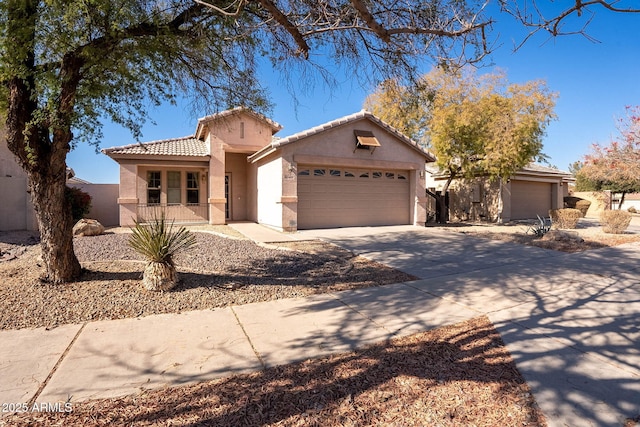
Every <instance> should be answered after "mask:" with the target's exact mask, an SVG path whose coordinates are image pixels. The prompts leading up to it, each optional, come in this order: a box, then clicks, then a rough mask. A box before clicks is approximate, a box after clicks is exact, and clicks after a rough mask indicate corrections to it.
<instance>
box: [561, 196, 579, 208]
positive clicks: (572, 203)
mask: <svg viewBox="0 0 640 427" xmlns="http://www.w3.org/2000/svg"><path fill="white" fill-rule="evenodd" d="M562 200H563V201H564V207H565V208H574V209H575V207H576V203H578V202H579V201H580V200H582V199H581V198H580V197H575V196H565V197H564V198H563V199H562Z"/></svg>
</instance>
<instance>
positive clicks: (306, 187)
mask: <svg viewBox="0 0 640 427" xmlns="http://www.w3.org/2000/svg"><path fill="white" fill-rule="evenodd" d="M409 201H410V198H409V172H408V171H392V170H366V169H348V168H337V167H329V166H327V167H320V166H299V167H298V228H299V229H305V228H306V229H309V228H329V227H350V226H361V225H398V224H409V218H410V215H409V212H410V207H409Z"/></svg>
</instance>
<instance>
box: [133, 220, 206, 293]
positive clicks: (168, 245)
mask: <svg viewBox="0 0 640 427" xmlns="http://www.w3.org/2000/svg"><path fill="white" fill-rule="evenodd" d="M131 231H132V232H133V234H132V235H131V237H130V238H129V246H131V247H132V248H133V249H134V250H135V251H136V252H138V253H139V254H140V255H142V256H143V257H145V259H146V260H147V265H146V267H145V269H144V273H143V274H142V284H143V286H144V287H145V288H147V289H149V290H151V291H168V290H169V289H171V288H173V287H174V286H175V285H176V283H178V273H177V272H176V267H175V265H174V263H173V256H174V255H175V254H176V253H177V252H178V251H181V250H183V249H187V248H189V247H191V246H193V245H195V244H196V238H195V236H194V235H193V234H192V233H191V232H190V231H189V230H187V229H186V228H184V227H180V228H179V229H178V230H177V231H174V230H173V222H171V223H170V224H167V221H166V219H165V216H164V214H162V215H161V216H160V218H157V217H154V219H153V220H152V221H151V222H149V223H148V224H145V223H141V222H138V221H136V225H135V227H133V228H132V229H131Z"/></svg>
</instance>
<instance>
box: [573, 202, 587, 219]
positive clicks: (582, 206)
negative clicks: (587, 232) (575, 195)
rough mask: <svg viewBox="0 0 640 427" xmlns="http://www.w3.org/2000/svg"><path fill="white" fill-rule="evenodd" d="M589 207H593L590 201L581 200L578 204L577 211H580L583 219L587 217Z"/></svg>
mask: <svg viewBox="0 0 640 427" xmlns="http://www.w3.org/2000/svg"><path fill="white" fill-rule="evenodd" d="M589 206H591V202H590V201H588V200H584V199H581V200H578V201H577V202H576V209H578V210H579V211H580V213H581V214H582V217H583V218H584V217H585V216H587V211H588V210H589Z"/></svg>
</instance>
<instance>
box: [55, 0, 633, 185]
mask: <svg viewBox="0 0 640 427" xmlns="http://www.w3.org/2000/svg"><path fill="white" fill-rule="evenodd" d="M562 3H564V2H562ZM497 18H498V19H499V20H500V21H499V22H498V23H497V24H496V25H495V26H494V30H493V33H492V34H493V36H494V37H499V38H498V43H499V47H498V48H497V50H496V51H495V53H494V54H493V55H492V56H491V58H490V63H491V65H495V66H497V67H500V68H501V69H503V70H505V71H506V72H507V76H508V78H509V80H510V81H511V82H525V81H528V80H534V79H544V80H546V82H547V85H548V86H549V88H550V89H551V90H553V91H555V92H558V93H559V99H558V101H557V105H556V114H557V115H558V120H556V121H555V122H553V123H552V124H551V125H550V126H549V128H548V132H547V135H546V137H545V138H544V153H545V154H547V155H548V156H549V157H550V159H549V163H550V164H552V165H554V166H557V167H558V168H560V169H563V170H567V169H568V166H569V164H571V163H573V162H574V161H576V160H580V159H581V157H582V156H583V155H584V154H586V153H587V152H588V150H589V147H590V145H591V144H593V143H596V142H599V143H607V142H608V141H610V140H611V138H612V137H614V136H615V135H616V134H617V130H616V128H615V118H616V117H620V116H622V115H623V114H624V107H625V106H626V105H640V84H639V78H640V31H638V28H640V14H620V13H618V14H615V13H609V12H605V11H604V10H597V14H596V16H595V18H594V20H593V22H592V23H591V24H590V26H589V28H588V33H589V35H590V36H592V37H594V38H596V39H597V40H598V41H599V42H598V43H594V42H592V41H589V40H587V39H586V38H584V37H582V36H579V35H573V36H563V37H559V38H555V39H550V38H549V36H548V35H546V34H539V35H537V36H536V37H534V38H532V39H530V40H529V41H528V42H527V43H526V44H525V45H524V47H522V48H521V49H520V50H518V51H517V52H513V46H514V42H516V43H517V42H519V41H521V40H522V38H523V37H524V35H525V34H526V33H525V30H524V28H523V27H522V26H521V25H520V24H517V23H515V22H513V20H512V19H510V18H509V17H506V16H498V17H497ZM429 68H430V66H429V64H428V63H427V62H426V61H425V72H426V71H428V70H429ZM486 69H487V71H491V70H492V68H491V67H490V66H489V65H488V66H487V67H486ZM261 73H262V77H263V79H264V81H266V82H267V87H268V88H269V90H270V91H271V93H272V99H273V101H274V104H275V108H274V111H273V114H271V118H272V119H273V120H275V121H277V122H278V123H280V124H281V125H283V126H284V129H282V130H281V131H280V132H279V133H278V135H279V136H287V135H290V134H293V133H296V132H299V131H302V130H305V129H308V128H310V127H313V126H316V125H319V124H321V123H324V122H327V121H330V120H333V119H336V118H338V117H342V116H345V115H348V114H351V113H354V112H357V111H359V110H360V109H361V108H362V103H363V101H364V98H365V97H366V96H367V94H368V93H369V92H370V91H372V89H373V88H371V87H361V86H359V84H358V83H357V82H353V81H349V80H344V81H342V83H341V84H340V85H339V86H338V87H334V88H328V87H325V86H323V84H322V83H321V82H318V83H317V84H316V85H315V88H314V90H313V91H303V90H302V88H301V89H300V90H296V92H297V97H298V101H299V102H300V105H299V107H298V108H297V111H296V109H295V108H294V102H293V98H292V96H291V94H290V93H288V92H287V91H285V90H282V89H279V88H280V87H281V85H280V84H279V77H278V75H277V74H274V73H273V71H272V70H270V69H268V68H265V69H263V70H261ZM294 89H295V88H294ZM209 113H211V112H210V111H202V112H200V113H198V114H197V115H196V116H193V115H191V114H190V111H189V108H188V106H186V104H185V106H182V105H178V106H176V107H172V106H168V105H167V106H162V107H160V108H158V109H156V110H153V111H152V112H151V115H152V117H153V119H154V120H155V121H156V122H157V123H158V124H157V125H152V124H150V123H149V124H147V125H146V126H145V127H144V129H143V133H144V136H143V138H142V141H151V140H156V139H163V138H172V137H179V136H185V135H191V134H193V132H194V131H195V126H196V122H197V119H198V118H199V117H202V116H204V115H206V114H209ZM133 142H135V141H134V140H133V138H132V136H131V135H130V133H129V132H128V131H127V130H125V129H123V128H121V127H119V126H117V125H114V124H111V123H109V122H105V127H104V138H103V140H102V141H100V146H101V148H107V147H112V146H118V145H126V144H131V143H133ZM67 164H68V166H70V167H71V168H73V169H74V170H75V172H76V175H77V176H78V177H79V178H82V179H85V180H88V181H90V182H94V183H117V182H118V179H119V169H118V165H117V163H116V162H114V161H113V160H111V159H109V158H108V157H107V156H105V155H104V154H102V153H99V154H96V153H95V149H94V147H91V146H87V145H80V146H78V147H77V148H76V149H75V150H74V151H72V152H71V153H69V155H68V158H67Z"/></svg>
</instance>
